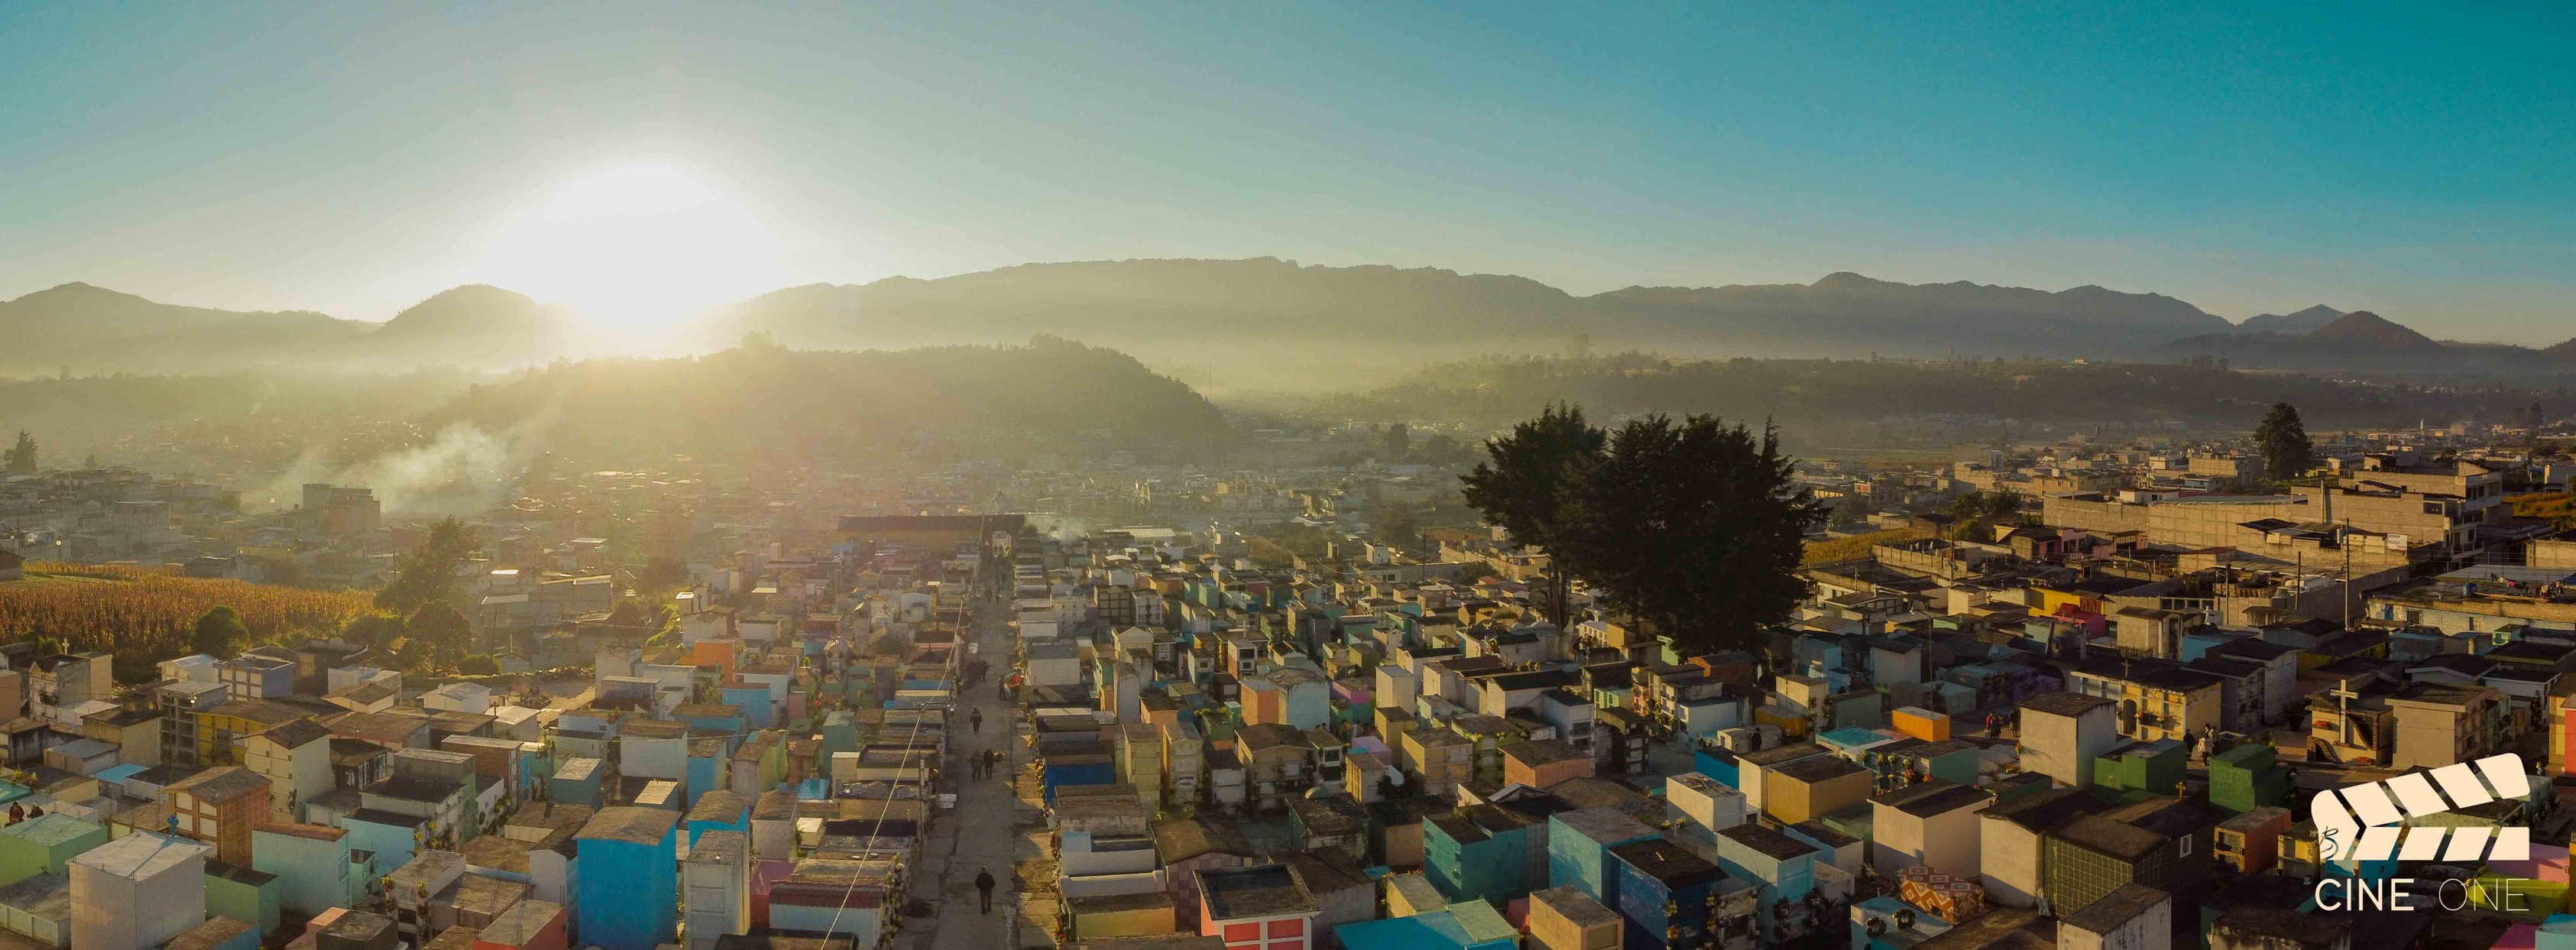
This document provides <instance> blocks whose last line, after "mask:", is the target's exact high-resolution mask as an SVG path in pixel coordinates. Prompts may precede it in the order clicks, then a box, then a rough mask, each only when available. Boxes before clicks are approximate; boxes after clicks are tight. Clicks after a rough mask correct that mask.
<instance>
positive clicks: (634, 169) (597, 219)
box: [486, 165, 786, 350]
mask: <svg viewBox="0 0 2576 950" xmlns="http://www.w3.org/2000/svg"><path fill="white" fill-rule="evenodd" d="M781 258H782V248H781V246H780V243H779V241H778V238H777V235H775V234H774V233H772V232H771V231H770V230H769V228H768V227H766V226H764V225H763V224H761V222H760V220H759V219H758V218H757V217H755V216H753V215H752V213H751V212H750V211H749V210H748V209H746V208H744V207H743V206H742V205H740V204H738V203H736V202H734V201H732V200H731V199H729V198H727V197H725V196H724V195H723V194H722V193H721V192H719V191H718V190H716V189H715V188H713V187H711V186H709V185H708V184H707V183H705V182H703V181H700V180H699V179H697V178H695V177H692V176H691V175H689V174H688V173H686V172H683V171H680V170H678V169H674V168H667V167H662V166H652V165H633V166H624V167H618V168H611V169H607V170H605V171H601V172H598V173H595V174H591V175H587V176H584V177H582V178H579V179H577V180H574V181H572V182H570V183H567V184H565V185H564V186H563V187H562V188H560V189H557V190H556V192H555V193H554V194H553V196H552V197H550V198H548V199H547V200H546V201H544V202H543V203H542V204H539V205H538V206H536V207H534V208H531V209H528V210H527V211H525V212H523V213H520V214H518V215H515V216H513V217H512V218H511V219H510V220H509V221H508V222H507V223H506V224H505V225H504V226H503V227H501V228H500V229H499V232H498V234H497V235H496V237H495V238H494V240H493V241H492V245H491V249H490V253H489V257H488V259H487V261H486V267H487V269H488V270H490V271H491V272H492V273H493V275H494V276H493V277H492V278H491V282H492V283H495V284H499V285H501V286H504V287H509V288H512V289H516V290H521V291H523V292H525V293H527V294H529V295H530V296H533V297H535V298H537V299H538V300H541V301H546V302H550V303H552V302H562V303H566V304H570V305H571V306H572V307H573V308H574V309H576V310H578V311H580V312H581V314H582V315H583V317H585V318H586V319H588V320H590V321H591V322H592V323H593V324H595V325H596V326H598V327H599V328H600V329H601V330H603V331H606V332H609V333H612V334H622V335H623V337H622V338H619V339H616V340H612V341H609V342H611V343H614V344H624V345H617V346H612V347H611V348H614V349H622V350H623V349H635V350H641V349H651V348H654V347H656V346H658V345H660V344H661V343H663V342H666V339H665V338H666V335H667V334H668V333H669V332H670V331H672V330H674V329H676V324H677V323H678V322H679V321H680V320H682V319H683V318H685V317H687V316H689V315H692V314H694V313H696V312H698V311H701V310H704V309H706V308H708V307H711V306H714V305H717V304H722V303H727V302H730V301H734V300H739V299H742V298H745V297H749V296H751V295H754V294H758V293H761V292H763V291H766V290H770V289H773V288H775V287H777V286H779V285H780V284H782V283H784V282H785V278H786V274H785V272H784V268H783V266H782V264H781Z"/></svg>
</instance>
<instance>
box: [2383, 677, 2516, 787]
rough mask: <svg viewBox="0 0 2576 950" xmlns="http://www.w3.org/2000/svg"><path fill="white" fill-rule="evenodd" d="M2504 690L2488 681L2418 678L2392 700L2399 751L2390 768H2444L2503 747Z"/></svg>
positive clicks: (2388, 701)
mask: <svg viewBox="0 0 2576 950" xmlns="http://www.w3.org/2000/svg"><path fill="white" fill-rule="evenodd" d="M2501 698H2502V697H2501V694H2499V693H2497V692H2496V691H2495V690H2492V689H2488V688H2486V687H2483V686H2439V685H2434V684H2431V683H2417V684H2413V685H2411V686H2409V687H2408V688H2406V689H2405V690H2403V691H2401V692H2399V693H2397V694H2396V695H2394V696H2390V697H2388V699H2387V703H2388V709H2389V711H2390V712H2391V713H2393V714H2394V715H2395V718H2396V733H2397V736H2396V751H2395V753H2394V755H2393V756H2392V758H2391V760H2390V762H2389V764H2388V767H2390V768H2394V769H2412V768H2439V767H2441V766H2445V765H2453V764H2456V763H2460V762H2471V761H2476V760H2478V759H2481V758H2485V757H2486V756H2489V755H2492V754H2494V753H2496V752H2500V751H2503V746H2504V742H2505V739H2506V735H2505V733H2506V729H2505V715H2504V706H2503V704H2502V702H2501V701H2500V700H2501Z"/></svg>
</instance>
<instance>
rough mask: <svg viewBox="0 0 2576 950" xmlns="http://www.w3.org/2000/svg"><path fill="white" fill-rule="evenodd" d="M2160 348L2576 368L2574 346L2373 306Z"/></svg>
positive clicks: (2244, 360) (2247, 360) (2237, 358)
mask: <svg viewBox="0 0 2576 950" xmlns="http://www.w3.org/2000/svg"><path fill="white" fill-rule="evenodd" d="M2315 309H2316V308H2310V310H2303V311H2300V314H2308V313H2311V312H2313V311H2314V310H2315ZM2293 316H2297V315H2295V314H2294V315H2293ZM2246 322H2247V323H2248V324H2251V323H2253V321H2252V320H2248V321H2246ZM2570 343H2576V341H2570ZM2158 351H2159V355H2160V356H2163V357H2165V358H2168V359H2193V358H2204V359H2226V360H2227V361H2228V362H2229V363H2230V364H2232V365H2235V366H2240V367H2249V368H2251V367H2265V368H2272V369H2342V370H2373V371H2381V372H2409V373H2495V374H2506V375H2514V376H2550V375H2558V374H2566V373H2576V347H2571V346H2570V344H2569V343H2562V344H2559V345H2558V346H2555V347H2551V348H2549V349H2545V350H2535V349H2530V348H2528V347H2520V346H2512V345H2508V344H2496V343H2458V342H2450V341H2443V340H2436V339H2433V338H2432V337H2428V336H2425V335H2424V334H2422V333H2420V332H2417V331H2416V330H2414V329H2412V328H2410V327H2407V326H2405V325H2403V324H2399V323H2397V322H2395V321H2392V320H2389V319H2388V318H2386V317H2382V316H2380V315H2378V314H2375V313H2372V312H2370V311H2367V310H2355V311H2353V312H2351V313H2346V314H2340V315H2337V316H2336V317H2335V318H2334V319H2332V320H2329V321H2327V322H2326V323H2324V324H2321V325H2319V326H2318V327H2317V328H2316V329H2314V330H2311V331H2308V332H2306V333H2243V332H2239V333H2212V334H2205V335H2202V336H2195V337H2186V338H2183V339H2180V340H2175V341H2173V342H2171V343H2168V344H2165V345H2164V346H2162V347H2159V348H2158Z"/></svg>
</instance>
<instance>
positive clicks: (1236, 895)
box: [1191, 864, 1316, 920]
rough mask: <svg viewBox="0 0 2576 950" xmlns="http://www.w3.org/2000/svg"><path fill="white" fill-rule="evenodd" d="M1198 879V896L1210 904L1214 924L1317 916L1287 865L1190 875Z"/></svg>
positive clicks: (1209, 908)
mask: <svg viewBox="0 0 2576 950" xmlns="http://www.w3.org/2000/svg"><path fill="white" fill-rule="evenodd" d="M1191 873H1194V874H1196V875H1198V881H1199V894H1200V895H1201V896H1202V897H1203V898H1204V899H1205V900H1206V901H1207V907H1208V913H1209V915H1210V917H1212V918H1213V919H1215V920H1242V919H1245V918H1259V917H1282V916H1287V915H1291V914H1312V913H1315V911H1316V907H1315V901H1314V898H1312V897H1308V896H1307V895H1306V890H1305V888H1303V887H1300V886H1298V884H1297V879H1296V876H1295V875H1292V874H1290V873H1288V866H1287V865H1284V864H1261V865H1254V866H1252V867H1241V868H1209V869H1202V870H1198V871H1194V872H1191Z"/></svg>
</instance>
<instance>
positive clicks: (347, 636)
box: [340, 614, 403, 646]
mask: <svg viewBox="0 0 2576 950" xmlns="http://www.w3.org/2000/svg"><path fill="white" fill-rule="evenodd" d="M402 634H403V618H402V616H401V615H399V614H368V615H366V616H364V617H359V618H357V619H355V620H351V621H349V622H348V624H347V625H345V626H342V627H341V628H340V639H343V640H347V641H349V642H351V643H356V644H362V645H365V646H376V645H378V644H385V645H391V644H392V643H393V642H394V641H395V640H398V639H401V638H402Z"/></svg>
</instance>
